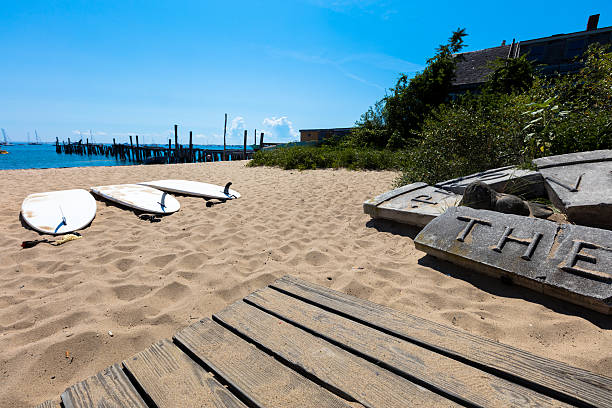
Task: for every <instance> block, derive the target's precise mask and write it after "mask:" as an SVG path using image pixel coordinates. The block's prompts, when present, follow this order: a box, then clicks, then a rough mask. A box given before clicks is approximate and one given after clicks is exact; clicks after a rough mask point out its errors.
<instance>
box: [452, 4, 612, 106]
mask: <svg viewBox="0 0 612 408" xmlns="http://www.w3.org/2000/svg"><path fill="white" fill-rule="evenodd" d="M598 22H599V14H596V15H593V16H590V17H589V20H588V23H587V28H586V30H585V31H578V32H575V33H570V34H555V35H552V36H549V37H542V38H536V39H533V40H525V41H520V42H518V43H517V42H515V41H514V40H513V41H512V44H511V45H506V44H505V41H504V42H502V45H500V46H498V47H492V48H486V49H484V50H478V51H471V52H464V53H461V54H457V57H458V59H457V68H456V71H455V80H454V81H453V91H452V93H455V94H458V93H464V92H466V91H476V90H478V88H480V86H481V85H482V84H484V83H485V82H486V80H487V78H488V76H489V74H490V73H491V63H492V62H493V61H495V60H496V59H498V58H516V57H518V56H521V55H526V56H527V58H528V59H529V60H531V61H533V62H534V63H535V64H536V65H537V67H538V72H539V73H540V74H541V75H551V74H553V73H556V72H558V73H561V74H563V73H569V72H575V71H577V70H579V69H580V67H581V64H580V63H579V62H576V58H577V57H580V56H581V55H582V54H583V53H584V52H585V51H586V50H587V48H588V47H589V45H591V44H594V43H600V44H611V43H612V26H610V27H604V28H597V24H598Z"/></svg>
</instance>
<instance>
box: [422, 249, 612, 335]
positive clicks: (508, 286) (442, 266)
mask: <svg viewBox="0 0 612 408" xmlns="http://www.w3.org/2000/svg"><path fill="white" fill-rule="evenodd" d="M418 263H419V265H421V266H425V267H428V268H431V269H434V270H436V271H438V272H440V273H443V274H445V275H447V276H451V277H453V278H456V279H461V280H463V281H466V282H468V283H470V284H472V285H474V286H475V287H477V288H478V289H481V290H483V291H485V292H487V293H490V294H492V295H495V296H499V297H506V298H515V299H524V300H526V301H528V302H533V303H538V304H540V305H542V306H544V307H546V308H548V309H550V310H553V311H555V312H557V313H561V314H565V315H572V316H577V317H581V318H583V319H586V320H588V321H589V322H591V323H592V324H594V325H596V326H597V327H599V328H600V329H604V330H612V319H610V316H606V315H604V314H601V313H597V312H594V311H592V310H589V309H586V308H584V307H581V306H577V305H574V304H572V303H569V302H564V301H563V300H560V299H556V298H554V297H551V296H548V295H545V294H542V293H538V292H535V291H533V290H531V289H528V288H525V287H522V286H518V285H514V284H512V282H509V281H507V280H503V279H498V278H494V277H491V276H488V275H484V274H481V273H478V272H475V271H472V270H469V269H465V268H462V267H460V266H457V265H454V264H452V263H450V262H446V261H443V260H441V259H438V258H435V257H433V256H431V255H425V256H424V257H422V258H421V259H419V261H418Z"/></svg>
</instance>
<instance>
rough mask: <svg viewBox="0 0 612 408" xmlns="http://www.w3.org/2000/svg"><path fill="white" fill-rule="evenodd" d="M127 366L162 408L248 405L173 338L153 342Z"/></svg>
mask: <svg viewBox="0 0 612 408" xmlns="http://www.w3.org/2000/svg"><path fill="white" fill-rule="evenodd" d="M123 366H124V367H125V368H126V369H127V370H128V371H129V373H130V374H131V375H132V376H133V377H134V379H135V380H136V381H137V382H138V384H139V385H140V387H141V388H142V390H143V391H144V392H145V393H146V395H147V396H148V397H149V398H151V400H152V401H153V402H155V405H156V406H157V407H158V408H173V407H181V408H189V407H193V408H196V407H197V408H208V407H211V408H222V407H224V408H229V407H231V408H246V405H244V404H243V403H242V402H241V401H240V400H239V399H238V398H236V397H235V396H234V395H233V394H232V393H231V392H229V391H228V390H227V389H226V388H225V387H224V386H223V385H221V384H220V383H219V382H218V381H217V380H215V379H214V378H213V376H212V374H211V373H208V372H207V371H206V370H204V369H203V368H202V367H200V366H199V365H198V364H197V363H196V362H195V361H193V360H192V359H190V358H189V357H188V356H187V355H186V354H185V353H183V352H182V351H181V350H180V349H179V348H178V347H176V346H175V345H174V344H172V342H171V341H169V340H162V341H160V342H158V343H156V344H153V345H152V346H151V347H149V348H148V349H146V350H144V351H141V352H140V353H138V354H136V355H135V356H133V357H131V358H129V359H127V360H125V361H124V362H123Z"/></svg>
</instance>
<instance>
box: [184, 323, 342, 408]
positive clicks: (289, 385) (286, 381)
mask: <svg viewBox="0 0 612 408" xmlns="http://www.w3.org/2000/svg"><path fill="white" fill-rule="evenodd" d="M174 339H175V340H176V341H177V342H178V343H180V344H181V345H182V346H183V347H185V348H187V349H188V350H189V351H190V352H191V353H193V355H194V357H195V358H197V359H199V360H200V361H201V362H202V363H203V364H205V365H206V366H208V367H209V368H210V369H211V370H212V371H214V372H215V373H216V374H217V375H219V376H220V377H222V378H223V379H224V380H225V381H226V382H227V383H228V384H229V385H230V386H232V387H233V388H234V389H235V390H236V391H237V392H239V393H240V394H242V395H243V396H244V397H245V398H246V399H248V400H249V401H250V402H251V403H252V404H254V405H256V406H258V407H269V408H274V407H278V408H284V407H321V408H324V407H344V408H348V405H347V404H346V403H344V402H343V401H342V400H341V399H340V398H338V397H336V396H335V395H333V394H332V393H331V392H329V391H327V390H326V389H324V388H322V387H320V386H319V385H317V384H315V383H314V382H311V381H310V380H308V379H306V378H305V377H302V376H301V375H299V374H297V373H296V372H295V371H293V370H291V369H290V368H288V367H287V366H285V365H283V364H281V363H280V362H278V361H277V360H275V359H274V358H273V357H271V356H269V355H267V354H266V353H264V352H263V351H261V350H259V349H257V348H256V347H255V346H254V345H252V344H251V343H248V342H246V341H245V340H243V339H241V338H240V337H238V336H237V335H236V334H234V333H232V332H231V331H229V330H227V329H225V328H223V327H222V326H220V325H219V324H217V323H215V322H213V321H212V320H210V319H204V320H201V321H199V322H197V323H195V324H193V325H191V326H189V327H186V328H185V329H183V330H181V331H180V332H178V333H177V334H176V335H175V336H174Z"/></svg>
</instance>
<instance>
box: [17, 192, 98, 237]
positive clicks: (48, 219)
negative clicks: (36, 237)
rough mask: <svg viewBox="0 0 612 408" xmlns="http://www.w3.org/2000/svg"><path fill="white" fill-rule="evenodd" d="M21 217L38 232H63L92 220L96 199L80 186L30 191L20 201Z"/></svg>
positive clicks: (80, 226)
mask: <svg viewBox="0 0 612 408" xmlns="http://www.w3.org/2000/svg"><path fill="white" fill-rule="evenodd" d="M21 216H22V217H23V220H24V221H25V223H26V224H28V225H29V226H30V227H32V228H33V229H35V230H36V231H38V232H42V233H44V234H54V235H58V234H66V233H69V232H72V231H76V230H79V229H81V228H84V227H86V226H87V225H89V223H91V221H92V220H93V219H94V217H95V216H96V200H94V198H93V196H92V195H91V194H89V192H87V191H86V190H82V189H76V190H63V191H50V192H47V193H36V194H30V195H29V196H27V197H26V199H25V200H23V204H21Z"/></svg>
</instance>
